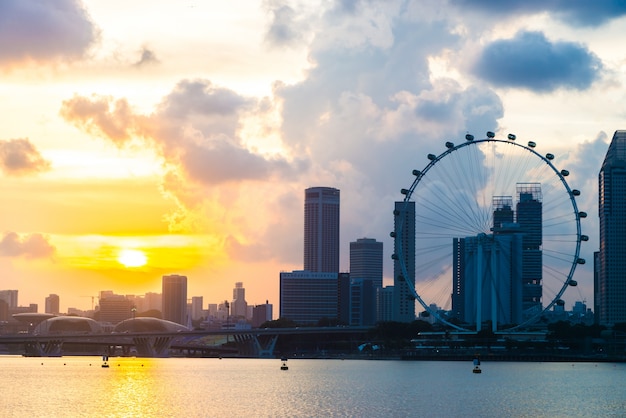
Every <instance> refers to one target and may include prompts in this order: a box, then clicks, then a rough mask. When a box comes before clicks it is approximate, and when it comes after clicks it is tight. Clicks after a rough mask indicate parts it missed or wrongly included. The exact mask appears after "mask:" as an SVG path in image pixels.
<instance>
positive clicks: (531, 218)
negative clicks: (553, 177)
mask: <svg viewBox="0 0 626 418" xmlns="http://www.w3.org/2000/svg"><path fill="white" fill-rule="evenodd" d="M542 199H543V197H542V194H541V185H540V184H539V183H518V184H517V210H516V217H517V223H518V224H519V226H520V230H521V232H522V233H523V234H524V236H523V239H522V308H523V310H524V315H525V318H529V317H531V316H534V315H536V314H538V313H539V312H541V309H542V302H541V297H542V292H543V284H542V281H543V250H542V249H541V245H542V243H543V232H542V225H543V215H542V210H543V203H542Z"/></svg>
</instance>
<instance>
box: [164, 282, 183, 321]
mask: <svg viewBox="0 0 626 418" xmlns="http://www.w3.org/2000/svg"><path fill="white" fill-rule="evenodd" d="M162 303H163V307H162V312H161V313H162V314H163V319H165V320H167V321H172V322H176V323H177V324H181V325H187V276H179V275H177V274H172V275H169V276H163V282H162Z"/></svg>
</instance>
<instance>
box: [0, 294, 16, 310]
mask: <svg viewBox="0 0 626 418" xmlns="http://www.w3.org/2000/svg"><path fill="white" fill-rule="evenodd" d="M0 299H1V300H3V301H5V302H6V303H7V305H8V306H9V309H11V308H17V290H0Z"/></svg>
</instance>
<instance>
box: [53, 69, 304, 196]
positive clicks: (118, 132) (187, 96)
mask: <svg viewBox="0 0 626 418" xmlns="http://www.w3.org/2000/svg"><path fill="white" fill-rule="evenodd" d="M263 109H264V107H263V105H262V104H261V103H259V102H258V101H256V100H254V99H249V98H246V97H243V96H241V95H239V94H237V93H235V92H233V91H232V90H228V89H224V88H220V87H216V86H213V85H212V84H211V82H209V81H204V80H194V81H188V80H185V81H182V82H180V83H179V84H178V85H177V86H176V87H175V88H174V90H173V91H172V92H171V93H170V94H168V95H167V96H165V97H164V98H163V100H162V101H161V103H159V105H158V106H157V110H156V111H155V112H154V113H153V114H151V115H141V114H137V113H134V112H133V110H132V109H131V107H130V105H129V104H128V102H127V101H126V100H125V99H117V100H115V99H113V98H112V97H105V96H97V95H92V96H91V97H84V96H74V97H73V98H72V99H69V100H66V101H64V102H63V104H62V107H61V111H60V113H61V115H62V116H63V117H64V118H65V119H66V120H67V121H69V122H71V123H73V124H74V125H76V126H77V127H79V128H81V129H83V130H85V131H87V132H90V133H95V134H98V135H102V136H104V137H105V138H108V139H109V140H111V141H112V142H113V143H115V144H117V145H119V146H124V145H125V144H127V143H128V142H130V141H131V139H133V138H135V139H137V140H143V141H144V143H145V144H147V145H149V146H150V148H151V149H153V150H154V151H156V152H157V153H158V154H159V155H160V156H161V157H162V158H164V160H165V162H166V163H168V164H170V165H171V166H175V167H178V168H180V169H181V170H182V171H183V172H184V173H186V176H185V177H186V178H187V179H188V180H192V181H195V182H198V183H200V184H205V185H209V184H210V185H216V184H221V183H224V182H229V181H240V180H251V181H263V180H268V179H270V178H271V177H272V176H274V175H277V176H282V177H287V178H288V177H291V176H294V175H296V174H297V172H298V171H299V170H301V169H303V168H305V167H306V163H305V162H304V161H303V160H297V161H295V163H293V164H292V163H291V162H289V161H288V160H286V159H285V158H283V157H281V156H267V155H264V154H261V153H258V152H255V151H254V150H252V149H249V148H248V147H247V146H246V145H245V144H244V143H243V141H242V138H241V137H240V136H239V130H240V129H241V123H242V118H243V117H244V115H245V114H248V113H251V114H257V113H261V114H262V112H263Z"/></svg>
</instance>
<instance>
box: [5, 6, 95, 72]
mask: <svg viewBox="0 0 626 418" xmlns="http://www.w3.org/2000/svg"><path fill="white" fill-rule="evenodd" d="M97 36H98V33H97V30H96V28H95V27H94V25H93V23H92V22H91V19H90V17H89V16H88V14H87V12H86V10H85V9H84V8H83V6H82V4H81V3H80V2H78V1H76V0H55V1H47V0H3V1H1V2H0V65H3V64H7V63H12V62H17V61H24V60H34V61H49V60H57V59H63V60H68V59H76V58H80V57H81V56H83V54H84V53H85V52H86V51H87V49H88V48H89V47H90V45H91V44H92V43H93V42H94V41H95V40H96V38H97Z"/></svg>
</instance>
